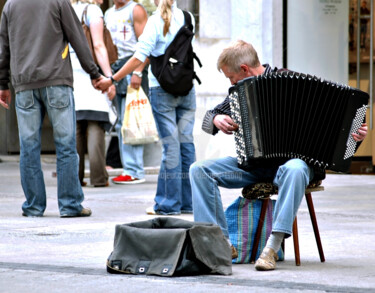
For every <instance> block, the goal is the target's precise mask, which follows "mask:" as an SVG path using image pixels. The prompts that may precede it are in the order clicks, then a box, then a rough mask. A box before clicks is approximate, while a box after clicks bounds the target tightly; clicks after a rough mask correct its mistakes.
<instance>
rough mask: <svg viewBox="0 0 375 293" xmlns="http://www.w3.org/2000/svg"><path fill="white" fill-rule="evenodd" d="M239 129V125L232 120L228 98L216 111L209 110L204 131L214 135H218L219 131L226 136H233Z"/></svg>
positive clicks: (203, 127)
mask: <svg viewBox="0 0 375 293" xmlns="http://www.w3.org/2000/svg"><path fill="white" fill-rule="evenodd" d="M237 128H238V125H237V124H235V123H234V122H233V120H232V118H231V111H230V104H229V98H228V97H226V98H225V100H224V101H223V102H222V103H220V104H219V105H217V106H216V107H215V108H214V109H212V110H208V111H207V112H206V115H205V116H204V118H203V123H202V129H203V130H204V131H205V132H207V133H209V134H212V135H215V134H216V133H218V131H219V130H221V131H222V132H224V133H226V134H232V133H233V131H236V130H237Z"/></svg>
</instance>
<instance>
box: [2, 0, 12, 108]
mask: <svg viewBox="0 0 375 293" xmlns="http://www.w3.org/2000/svg"><path fill="white" fill-rule="evenodd" d="M5 5H6V4H5ZM6 9H7V5H6V6H5V7H4V10H3V13H2V16H1V24H0V90H7V89H9V74H10V49H9V37H8V20H7V16H6V14H5V10H6ZM3 95H4V94H3ZM3 102H5V99H4V100H3ZM2 105H3V104H2ZM3 107H4V105H3Z"/></svg>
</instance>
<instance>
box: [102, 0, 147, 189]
mask: <svg viewBox="0 0 375 293" xmlns="http://www.w3.org/2000/svg"><path fill="white" fill-rule="evenodd" d="M104 20H105V23H106V26H107V28H108V30H109V31H110V33H111V36H112V40H113V42H114V44H115V45H116V46H117V50H118V54H119V59H118V60H117V61H116V62H115V63H114V64H112V70H113V71H114V72H117V71H118V70H119V69H120V68H121V67H122V66H123V65H124V64H125V63H126V61H128V60H129V58H130V57H132V56H133V54H134V52H135V49H136V44H137V42H138V38H139V37H140V35H141V34H142V32H143V29H144V27H145V25H146V22H147V13H146V10H145V9H144V7H143V6H142V5H141V4H139V3H136V2H134V1H131V0H114V5H113V6H112V7H111V8H109V9H108V10H107V11H106V13H105V15H104ZM147 73H148V70H147V66H145V64H140V66H138V67H137V68H134V70H133V71H132V72H129V74H128V75H127V77H126V78H124V79H122V80H121V81H119V82H118V83H116V93H117V94H116V98H115V101H116V106H117V114H118V122H117V124H116V127H115V128H116V132H117V136H118V140H119V152H120V158H121V163H122V166H123V172H122V174H121V175H119V176H117V177H115V178H112V182H113V183H116V184H137V183H142V182H144V181H145V178H144V177H145V172H144V167H143V151H144V145H142V144H141V145H130V144H124V143H123V140H122V133H121V126H122V123H123V117H124V111H125V100H126V93H127V87H128V85H130V86H131V87H132V88H135V89H138V88H139V87H140V86H141V87H142V89H143V91H144V92H145V94H146V95H148V77H147ZM111 75H112V74H110V75H107V76H111Z"/></svg>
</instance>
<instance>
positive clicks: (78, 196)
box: [16, 86, 84, 216]
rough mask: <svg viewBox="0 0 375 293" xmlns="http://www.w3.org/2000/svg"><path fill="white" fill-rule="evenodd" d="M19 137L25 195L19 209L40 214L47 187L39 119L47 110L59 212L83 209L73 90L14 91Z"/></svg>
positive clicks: (75, 212) (40, 119) (63, 88)
mask: <svg viewBox="0 0 375 293" xmlns="http://www.w3.org/2000/svg"><path fill="white" fill-rule="evenodd" d="M16 113H17V120H18V128H19V139H20V148H21V151H20V173H21V184H22V188H23V191H24V193H25V196H26V201H25V202H24V203H23V205H22V210H23V211H24V213H25V214H26V215H28V216H42V215H43V213H44V211H45V209H46V190H45V184H44V178H43V171H42V168H41V163H40V151H41V130H42V122H43V119H44V116H45V114H46V113H47V115H48V117H49V120H50V122H51V124H52V127H53V137H54V142H55V146H56V157H57V167H56V168H57V170H56V171H57V197H58V205H59V210H60V214H67V215H75V214H77V213H80V212H81V210H82V208H83V207H82V205H81V203H82V201H83V199H84V195H83V192H82V188H81V185H80V183H79V179H78V155H77V150H76V118H75V110H74V99H73V90H72V88H71V87H68V86H51V87H45V88H40V89H34V90H26V91H22V92H19V93H17V94H16Z"/></svg>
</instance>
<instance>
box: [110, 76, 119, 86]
mask: <svg viewBox="0 0 375 293" xmlns="http://www.w3.org/2000/svg"><path fill="white" fill-rule="evenodd" d="M109 78H110V79H111V81H112V84H113V85H115V86H117V85H118V82H117V80H115V79H114V78H113V76H110V77H109Z"/></svg>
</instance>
